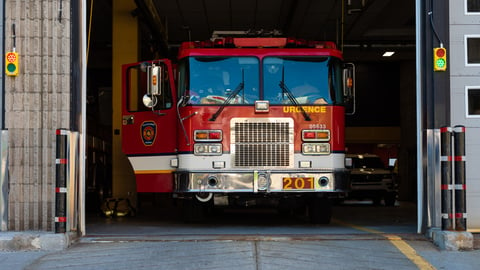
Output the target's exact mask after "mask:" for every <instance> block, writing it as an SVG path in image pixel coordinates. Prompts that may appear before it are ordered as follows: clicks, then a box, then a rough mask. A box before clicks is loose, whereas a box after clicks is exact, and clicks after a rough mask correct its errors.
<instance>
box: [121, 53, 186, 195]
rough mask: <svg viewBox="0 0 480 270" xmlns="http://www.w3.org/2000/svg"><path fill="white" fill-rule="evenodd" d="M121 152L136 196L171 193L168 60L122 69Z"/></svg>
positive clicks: (173, 153)
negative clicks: (131, 172) (129, 166)
mask: <svg viewBox="0 0 480 270" xmlns="http://www.w3.org/2000/svg"><path fill="white" fill-rule="evenodd" d="M122 72H123V76H122V80H123V83H122V85H123V94H122V97H123V99H122V150H123V152H124V153H125V154H126V155H127V157H128V159H129V161H130V163H131V164H132V167H133V170H134V172H135V175H136V180H137V191H138V192H170V191H172V187H173V176H172V172H173V169H174V167H173V166H172V165H173V160H175V158H176V137H177V136H176V130H177V129H176V124H177V120H176V119H177V116H176V115H177V114H176V109H175V106H176V102H175V100H176V95H175V82H174V80H173V78H174V74H173V68H172V65H171V62H170V61H169V60H166V59H165V60H155V61H151V62H141V63H133V64H127V65H124V66H123V67H122Z"/></svg>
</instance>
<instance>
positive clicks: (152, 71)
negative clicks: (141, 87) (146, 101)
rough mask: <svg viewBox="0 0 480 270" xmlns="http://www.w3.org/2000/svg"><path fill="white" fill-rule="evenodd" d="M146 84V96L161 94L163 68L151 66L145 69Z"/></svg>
mask: <svg viewBox="0 0 480 270" xmlns="http://www.w3.org/2000/svg"><path fill="white" fill-rule="evenodd" d="M147 74H148V82H147V95H152V96H159V95H161V94H162V86H163V81H162V80H163V68H162V66H156V65H151V66H149V67H148V68H147Z"/></svg>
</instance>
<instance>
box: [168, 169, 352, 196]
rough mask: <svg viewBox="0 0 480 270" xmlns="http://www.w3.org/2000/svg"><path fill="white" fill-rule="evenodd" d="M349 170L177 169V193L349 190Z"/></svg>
mask: <svg viewBox="0 0 480 270" xmlns="http://www.w3.org/2000/svg"><path fill="white" fill-rule="evenodd" d="M347 173H348V172H347V171H346V170H336V171H331V170H329V171H318V170H315V171H313V170H311V171H308V170H302V171H300V170H299V171H279V170H253V171H252V170H250V171H223V170H222V171H218V170H217V171H215V170H208V171H177V172H175V192H177V193H186V192H194V193H198V192H200V193H204V192H208V193H242V192H249V193H274V192H276V193H295V192H297V193H298V192H303V193H305V192H346V191H348V189H349V187H350V183H349V177H347Z"/></svg>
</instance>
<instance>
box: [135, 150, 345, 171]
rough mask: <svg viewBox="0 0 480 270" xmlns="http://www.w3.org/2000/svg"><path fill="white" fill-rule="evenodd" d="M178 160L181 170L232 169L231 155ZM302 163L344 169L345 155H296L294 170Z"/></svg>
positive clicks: (314, 166)
mask: <svg viewBox="0 0 480 270" xmlns="http://www.w3.org/2000/svg"><path fill="white" fill-rule="evenodd" d="M178 159H179V168H180V169H190V170H208V169H212V164H213V162H214V161H224V162H225V168H232V162H231V161H232V158H231V155H230V154H226V155H222V156H194V155H193V154H185V155H179V156H178ZM300 161H312V168H313V169H332V168H344V167H345V154H340V153H339V154H331V155H327V156H306V155H301V154H294V164H293V165H294V167H293V168H292V169H298V168H299V165H298V163H299V162H300ZM132 164H133V163H132ZM234 169H237V168H234ZM238 169H244V170H251V169H252V168H243V167H240V168H238ZM256 169H258V168H256ZM283 169H284V168H283Z"/></svg>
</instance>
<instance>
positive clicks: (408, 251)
mask: <svg viewBox="0 0 480 270" xmlns="http://www.w3.org/2000/svg"><path fill="white" fill-rule="evenodd" d="M332 222H334V223H337V224H339V225H342V226H347V227H350V228H353V229H356V230H360V231H364V232H368V233H373V234H379V235H382V236H384V237H385V238H386V239H387V240H388V241H389V242H390V243H391V244H392V245H394V246H395V247H396V248H397V249H398V250H399V251H400V252H401V253H402V254H403V255H404V256H405V257H407V258H408V259H409V260H410V261H411V262H412V263H414V264H415V265H416V266H417V267H418V269H422V270H427V269H429V270H430V269H431V270H434V269H436V268H435V267H434V266H433V265H431V264H430V263H429V262H428V261H427V260H425V259H424V258H423V257H422V256H420V255H419V254H418V253H417V251H416V250H415V249H414V248H413V247H411V246H410V245H409V244H408V243H407V242H405V241H404V240H403V239H402V238H401V237H400V236H398V235H394V234H386V233H384V232H381V231H378V230H375V229H369V228H365V227H362V226H358V225H355V224H350V223H347V222H343V221H341V220H337V219H332Z"/></svg>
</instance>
